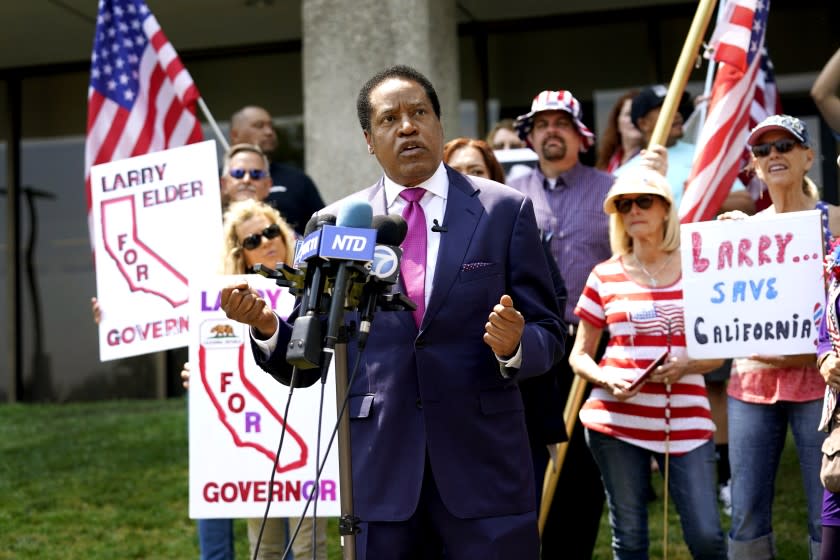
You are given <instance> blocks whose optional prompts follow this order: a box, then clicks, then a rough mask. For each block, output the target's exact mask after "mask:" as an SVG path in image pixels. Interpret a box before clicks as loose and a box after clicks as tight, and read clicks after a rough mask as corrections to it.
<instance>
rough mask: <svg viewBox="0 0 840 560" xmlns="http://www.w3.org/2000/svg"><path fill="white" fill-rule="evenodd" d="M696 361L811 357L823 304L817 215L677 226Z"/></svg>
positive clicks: (692, 353) (690, 342)
mask: <svg viewBox="0 0 840 560" xmlns="http://www.w3.org/2000/svg"><path fill="white" fill-rule="evenodd" d="M680 236H681V249H680V251H681V257H682V274H683V293H684V297H685V322H686V345H687V348H688V355H689V356H691V357H692V358H695V359H704V358H738V357H745V356H749V355H752V354H759V355H768V356H778V355H789V354H808V353H812V352H814V350H815V348H816V343H817V336H818V334H819V323H820V321H821V320H822V318H823V312H824V309H823V308H824V305H825V284H824V280H823V265H822V262H823V234H822V228H821V225H820V212H819V211H817V210H812V211H807V212H791V213H785V214H776V215H770V216H761V217H756V218H751V219H746V220H722V221H712V222H699V223H693V224H684V225H682V226H681V227H680Z"/></svg>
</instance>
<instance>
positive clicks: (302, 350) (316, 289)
mask: <svg viewBox="0 0 840 560" xmlns="http://www.w3.org/2000/svg"><path fill="white" fill-rule="evenodd" d="M335 222H336V217H335V216H333V215H332V214H321V215H319V214H316V215H314V216H312V218H310V220H309V222H307V224H306V229H305V230H304V238H303V241H301V243H300V245H299V246H298V249H297V252H296V254H295V264H296V265H297V266H299V267H302V268H303V267H305V271H304V281H303V295H302V296H301V299H300V306H299V309H298V317H297V318H296V319H295V322H294V324H293V325H292V335H291V337H290V339H289V345H288V346H287V348H286V361H287V362H288V363H289V364H291V365H292V366H295V367H297V368H298V369H301V370H304V369H313V368H317V367H318V366H319V365H320V364H321V320H320V318H319V315H320V314H321V313H323V311H324V309H323V306H324V303H323V302H324V291H325V286H326V283H327V277H328V276H329V272H330V268H331V264H330V262H329V261H327V260H326V259H322V258H321V257H320V255H319V254H318V250H319V248H320V243H321V233H322V231H323V228H324V226H327V225H332V224H334V223H335Z"/></svg>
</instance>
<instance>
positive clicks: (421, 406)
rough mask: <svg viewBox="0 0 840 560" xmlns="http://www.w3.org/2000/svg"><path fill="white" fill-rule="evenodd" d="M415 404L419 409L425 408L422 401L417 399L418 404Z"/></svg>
mask: <svg viewBox="0 0 840 560" xmlns="http://www.w3.org/2000/svg"><path fill="white" fill-rule="evenodd" d="M415 404H416V405H417V408H420V409H422V408H423V401H421V400H420V399H417V402H415Z"/></svg>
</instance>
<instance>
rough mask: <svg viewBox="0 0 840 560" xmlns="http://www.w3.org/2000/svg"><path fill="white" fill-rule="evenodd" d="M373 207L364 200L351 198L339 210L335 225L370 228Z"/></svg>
mask: <svg viewBox="0 0 840 560" xmlns="http://www.w3.org/2000/svg"><path fill="white" fill-rule="evenodd" d="M372 219H373V208H371V206H370V204H368V203H367V202H365V201H364V200H350V201H348V202H346V203H345V204H344V205H343V206H342V207H341V208H340V209H339V210H338V217H337V218H336V220H335V225H336V226H339V227H353V228H369V227H370V223H371V220H372Z"/></svg>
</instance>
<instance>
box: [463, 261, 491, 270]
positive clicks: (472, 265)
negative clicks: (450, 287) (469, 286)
mask: <svg viewBox="0 0 840 560" xmlns="http://www.w3.org/2000/svg"><path fill="white" fill-rule="evenodd" d="M491 264H493V263H491V262H482V261H479V262H471V263H464V264H463V265H461V270H463V271H464V272H469V271H470V270H478V269H479V268H484V267H485V266H490V265H491Z"/></svg>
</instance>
